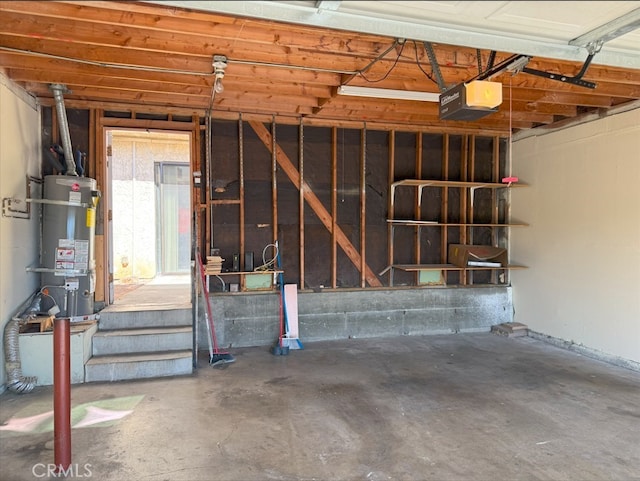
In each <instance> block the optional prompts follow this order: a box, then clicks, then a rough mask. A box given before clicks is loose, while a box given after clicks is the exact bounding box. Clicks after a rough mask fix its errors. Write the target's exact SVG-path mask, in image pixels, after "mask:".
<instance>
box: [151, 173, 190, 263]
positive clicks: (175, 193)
mask: <svg viewBox="0 0 640 481" xmlns="http://www.w3.org/2000/svg"><path fill="white" fill-rule="evenodd" d="M189 169H190V167H189V164H179V163H171V162H156V163H155V184H156V210H157V215H156V222H157V225H156V230H157V232H158V233H159V234H160V235H158V236H157V237H156V251H157V253H158V256H157V259H158V266H157V269H158V273H160V274H184V273H188V272H190V266H191V224H190V212H191V199H190V182H189V174H190V172H189Z"/></svg>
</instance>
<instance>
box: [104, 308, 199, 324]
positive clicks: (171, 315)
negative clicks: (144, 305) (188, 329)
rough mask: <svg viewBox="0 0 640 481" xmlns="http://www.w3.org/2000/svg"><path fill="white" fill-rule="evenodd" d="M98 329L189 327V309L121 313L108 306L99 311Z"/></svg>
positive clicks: (190, 316) (190, 317) (144, 310)
mask: <svg viewBox="0 0 640 481" xmlns="http://www.w3.org/2000/svg"><path fill="white" fill-rule="evenodd" d="M99 324H100V329H101V330H115V329H138V328H144V327H164V326H191V325H192V314H191V308H189V309H182V308H181V309H143V310H136V311H121V310H115V309H112V306H109V307H108V308H106V309H103V310H102V311H100V323H99Z"/></svg>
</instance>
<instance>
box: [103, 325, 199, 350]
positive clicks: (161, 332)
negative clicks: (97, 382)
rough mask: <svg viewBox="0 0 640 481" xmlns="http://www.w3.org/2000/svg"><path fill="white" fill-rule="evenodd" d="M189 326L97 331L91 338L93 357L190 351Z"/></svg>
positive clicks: (191, 344) (190, 336) (190, 337)
mask: <svg viewBox="0 0 640 481" xmlns="http://www.w3.org/2000/svg"><path fill="white" fill-rule="evenodd" d="M192 346H193V335H192V329H191V326H188V327H186V326H176V327H159V328H152V327H147V328H144V329H117V330H113V331H103V330H99V331H98V332H96V333H95V334H94V336H93V350H92V353H93V355H94V356H108V355H111V354H127V353H131V354H133V353H143V352H161V351H176V350H180V349H191V348H192Z"/></svg>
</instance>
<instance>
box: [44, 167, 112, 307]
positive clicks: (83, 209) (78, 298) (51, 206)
mask: <svg viewBox="0 0 640 481" xmlns="http://www.w3.org/2000/svg"><path fill="white" fill-rule="evenodd" d="M99 198H100V193H99V192H98V191H97V187H96V181H95V179H90V178H87V177H77V176H70V175H48V176H46V177H45V179H44V191H43V199H42V204H44V205H43V211H42V222H43V223H42V259H41V266H42V268H40V269H38V270H39V271H40V272H41V287H42V289H46V291H47V292H48V294H49V295H50V296H51V297H52V298H53V299H54V300H55V302H56V304H57V306H58V308H59V309H60V312H59V313H58V315H57V316H58V317H75V316H87V315H91V314H93V313H94V294H95V285H96V262H95V251H94V241H95V225H96V206H97V203H98V200H99Z"/></svg>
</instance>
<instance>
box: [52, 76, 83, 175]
mask: <svg viewBox="0 0 640 481" xmlns="http://www.w3.org/2000/svg"><path fill="white" fill-rule="evenodd" d="M49 89H50V90H51V92H53V99H54V100H55V101H56V112H57V113H58V124H59V125H60V137H61V140H62V150H63V151H64V160H65V162H66V164H67V175H75V176H77V175H78V174H77V172H76V163H75V160H74V159H73V149H72V148H71V136H70V135H69V122H68V121H67V110H66V109H65V107H64V97H63V96H62V94H63V92H68V90H67V87H66V86H64V85H61V84H49Z"/></svg>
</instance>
